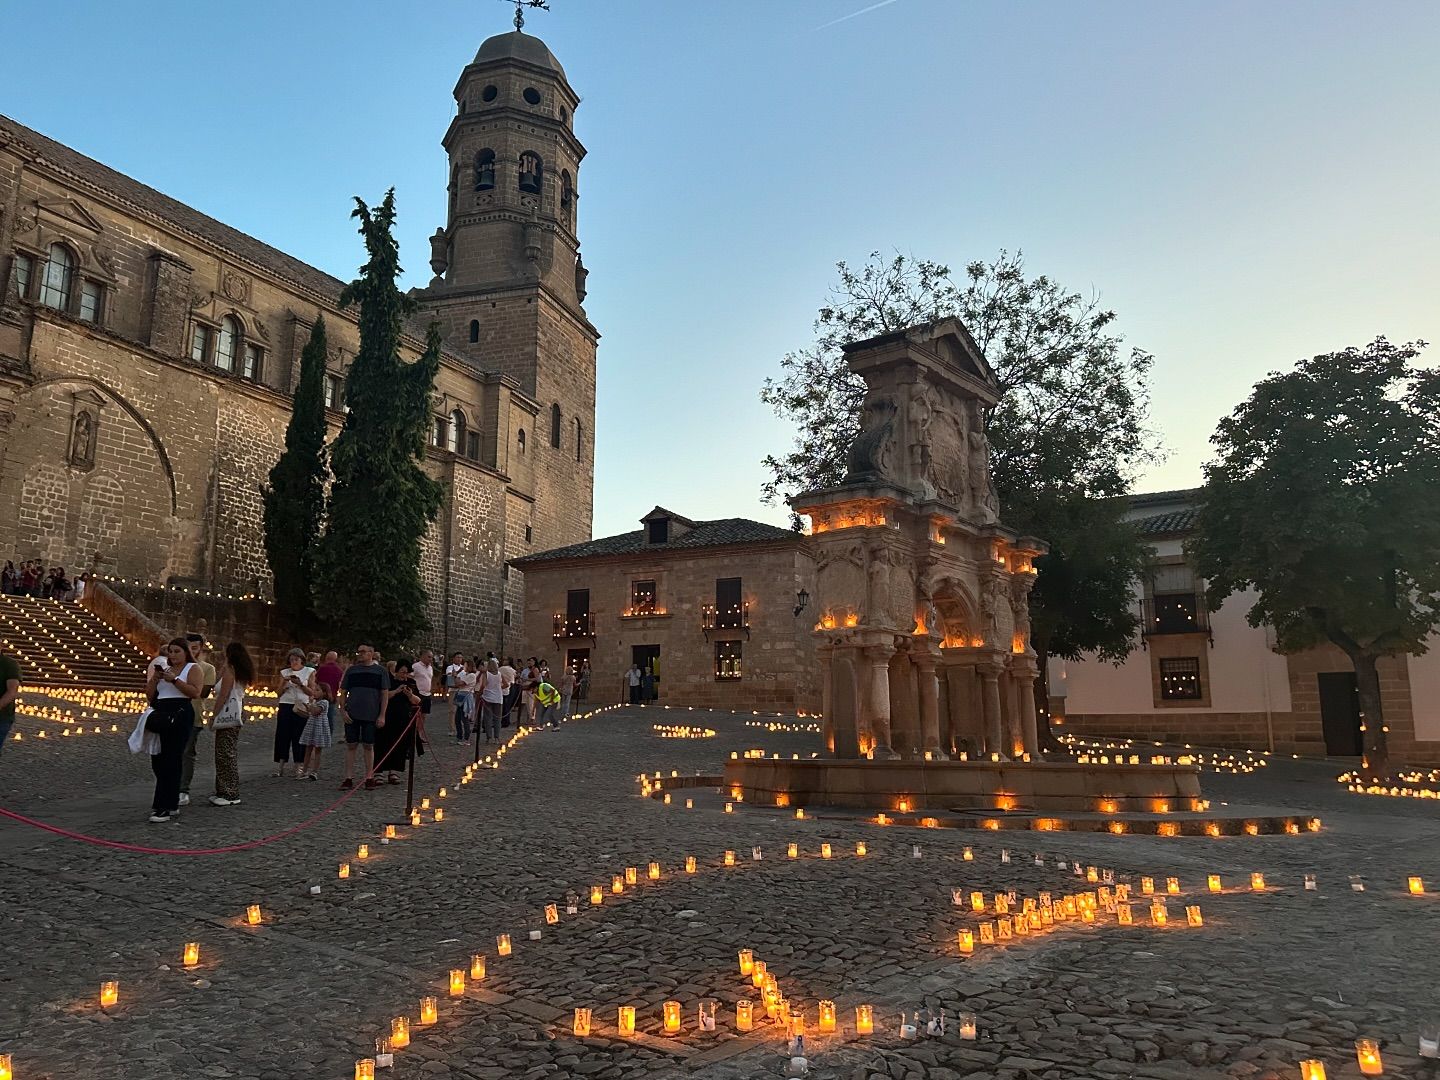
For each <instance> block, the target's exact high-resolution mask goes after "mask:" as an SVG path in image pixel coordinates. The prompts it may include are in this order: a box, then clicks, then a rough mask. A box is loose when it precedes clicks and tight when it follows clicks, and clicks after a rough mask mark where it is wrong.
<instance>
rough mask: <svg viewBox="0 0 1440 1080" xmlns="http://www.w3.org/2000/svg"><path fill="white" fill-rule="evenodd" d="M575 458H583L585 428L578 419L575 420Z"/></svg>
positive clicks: (581, 459) (578, 459) (577, 459)
mask: <svg viewBox="0 0 1440 1080" xmlns="http://www.w3.org/2000/svg"><path fill="white" fill-rule="evenodd" d="M575 460H576V461H584V460H585V428H584V426H583V425H582V424H581V423H580V421H579V420H576V421H575Z"/></svg>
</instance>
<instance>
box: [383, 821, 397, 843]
mask: <svg viewBox="0 0 1440 1080" xmlns="http://www.w3.org/2000/svg"><path fill="white" fill-rule="evenodd" d="M397 835H398V834H397V833H396V831H395V826H394V825H386V826H385V839H386V840H394V839H395V837H396V836H397Z"/></svg>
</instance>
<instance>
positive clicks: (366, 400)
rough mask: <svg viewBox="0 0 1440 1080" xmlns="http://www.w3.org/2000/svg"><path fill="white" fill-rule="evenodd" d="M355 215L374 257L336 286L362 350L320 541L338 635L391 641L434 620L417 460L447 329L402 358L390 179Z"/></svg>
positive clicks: (324, 583) (428, 504)
mask: <svg viewBox="0 0 1440 1080" xmlns="http://www.w3.org/2000/svg"><path fill="white" fill-rule="evenodd" d="M351 216H352V217H356V218H359V220H360V234H361V235H362V236H363V237H364V238H365V249H366V251H367V252H368V253H369V259H368V261H367V262H366V263H365V265H364V266H363V267H361V270H360V276H359V277H358V278H357V279H356V280H355V281H352V282H351V283H350V284H349V285H347V286H346V287H345V290H344V292H343V293H341V296H340V306H341V307H342V308H343V307H349V306H351V305H358V306H359V309H360V349H359V351H358V352H357V353H356V355H355V362H354V363H353V364H352V365H351V366H350V373H349V376H348V378H347V380H346V385H345V390H346V394H345V400H346V404H347V405H348V406H349V412H348V413H347V415H346V417H345V426H344V427H343V428H342V429H341V431H340V435H339V437H338V438H337V439H336V440H335V445H334V448H333V449H332V451H331V465H332V468H333V470H334V473H335V482H334V484H333V485H332V487H331V489H330V520H329V525H328V527H327V529H326V532H325V538H324V541H323V542H322V544H321V549H320V566H319V571H320V572H319V580H320V589H321V592H320V595H321V596H322V597H323V598H324V613H325V615H326V617H327V618H328V619H329V620H330V621H331V623H332V624H333V626H334V629H335V630H336V632H337V633H339V634H340V636H341V638H342V640H344V641H345V642H347V643H349V644H354V643H355V642H357V641H359V640H361V639H364V640H365V641H367V642H369V643H371V644H374V645H375V646H377V647H378V648H380V649H382V650H385V651H387V652H388V651H393V650H395V649H397V648H399V647H401V646H403V645H405V644H408V643H411V642H413V641H414V640H415V639H416V637H417V636H418V635H419V634H420V633H422V632H423V631H424V630H425V629H426V627H427V625H428V624H427V620H426V618H425V603H426V596H425V590H424V588H423V587H422V586H421V584H420V543H421V540H422V538H423V537H424V535H425V531H426V529H427V528H428V527H429V525H430V523H431V522H432V521H434V520H435V517H436V515H437V514H438V513H439V512H440V502H441V497H442V488H441V485H440V483H439V482H438V481H436V480H433V479H431V478H430V477H429V476H427V475H426V474H425V472H424V470H423V469H422V467H421V462H422V461H423V460H424V456H425V439H426V435H427V434H428V432H429V428H430V412H431V404H430V395H431V391H432V388H433V386H434V382H435V375H436V373H437V372H438V371H439V369H440V332H439V330H438V328H436V327H435V326H433V325H432V326H431V327H430V330H429V333H428V335H427V340H426V348H425V352H424V354H423V355H422V356H421V357H420V359H419V360H418V361H416V362H415V363H413V364H407V363H405V362H404V361H403V360H402V359H401V357H400V337H401V333H402V331H403V328H404V324H405V317H406V316H407V315H408V314H409V313H410V312H411V311H412V310H413V308H414V302H413V301H411V300H410V299H409V298H407V297H406V296H404V295H403V294H402V293H401V292H400V290H399V289H398V288H397V287H396V284H395V282H396V280H397V279H398V278H399V276H400V272H401V271H400V252H399V248H398V246H397V245H396V242H395V237H394V232H393V229H394V225H395V192H394V189H391V190H390V191H389V192H387V193H386V195H385V199H384V201H383V202H382V203H381V204H380V205H379V206H378V207H376V208H374V209H373V210H372V209H371V208H370V207H368V206H366V205H365V203H364V202H363V201H362V200H361V199H358V198H357V199H356V200H355V211H354V213H353V214H352V215H351Z"/></svg>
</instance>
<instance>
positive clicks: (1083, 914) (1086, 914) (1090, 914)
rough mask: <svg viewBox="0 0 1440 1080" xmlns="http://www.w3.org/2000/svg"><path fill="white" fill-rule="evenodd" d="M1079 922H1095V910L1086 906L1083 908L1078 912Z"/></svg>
mask: <svg viewBox="0 0 1440 1080" xmlns="http://www.w3.org/2000/svg"><path fill="white" fill-rule="evenodd" d="M1112 903H1113V901H1112ZM1080 921H1081V922H1087V923H1093V922H1094V921H1095V909H1094V908H1093V907H1090V906H1089V905H1088V904H1087V905H1086V906H1085V907H1084V908H1082V909H1081V910H1080Z"/></svg>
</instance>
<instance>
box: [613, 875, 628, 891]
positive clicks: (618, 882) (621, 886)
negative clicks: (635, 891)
mask: <svg viewBox="0 0 1440 1080" xmlns="http://www.w3.org/2000/svg"><path fill="white" fill-rule="evenodd" d="M610 891H611V892H612V893H622V892H624V891H625V879H624V878H623V877H621V876H620V875H619V874H616V875H615V876H614V877H612V878H611V879H610Z"/></svg>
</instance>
